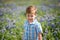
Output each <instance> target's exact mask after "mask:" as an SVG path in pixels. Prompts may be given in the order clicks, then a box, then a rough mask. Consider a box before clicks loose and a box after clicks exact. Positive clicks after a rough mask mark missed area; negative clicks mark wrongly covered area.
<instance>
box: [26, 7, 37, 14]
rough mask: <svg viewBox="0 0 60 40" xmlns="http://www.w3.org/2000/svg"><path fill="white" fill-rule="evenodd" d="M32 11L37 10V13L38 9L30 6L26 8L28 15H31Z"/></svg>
mask: <svg viewBox="0 0 60 40" xmlns="http://www.w3.org/2000/svg"><path fill="white" fill-rule="evenodd" d="M32 9H33V10H35V13H36V12H37V8H36V7H35V6H28V7H27V8H26V14H30V13H31V12H32Z"/></svg>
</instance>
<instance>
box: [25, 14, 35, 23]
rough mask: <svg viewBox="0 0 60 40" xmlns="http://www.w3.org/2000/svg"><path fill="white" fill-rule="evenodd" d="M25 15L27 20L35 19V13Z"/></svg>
mask: <svg viewBox="0 0 60 40" xmlns="http://www.w3.org/2000/svg"><path fill="white" fill-rule="evenodd" d="M26 16H27V20H28V21H29V22H33V20H34V19H35V17H36V15H35V14H26Z"/></svg>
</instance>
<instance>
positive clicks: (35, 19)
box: [27, 19, 37, 24]
mask: <svg viewBox="0 0 60 40" xmlns="http://www.w3.org/2000/svg"><path fill="white" fill-rule="evenodd" d="M36 22H37V19H35V20H34V21H33V22H32V23H29V22H28V21H27V23H28V24H35V23H36Z"/></svg>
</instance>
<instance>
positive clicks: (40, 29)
mask: <svg viewBox="0 0 60 40" xmlns="http://www.w3.org/2000/svg"><path fill="white" fill-rule="evenodd" d="M36 32H37V34H38V33H43V31H42V27H41V24H40V23H38V24H37V25H36Z"/></svg>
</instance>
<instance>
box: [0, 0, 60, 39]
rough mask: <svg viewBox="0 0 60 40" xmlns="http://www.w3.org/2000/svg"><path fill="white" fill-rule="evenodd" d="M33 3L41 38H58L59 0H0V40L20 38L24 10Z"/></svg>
mask: <svg viewBox="0 0 60 40" xmlns="http://www.w3.org/2000/svg"><path fill="white" fill-rule="evenodd" d="M30 5H35V6H36V7H37V9H38V11H37V14H38V15H37V19H38V21H39V22H40V23H41V25H42V29H43V40H60V0H0V40H22V36H23V23H24V21H25V20H26V16H25V10H26V8H27V7H28V6H30Z"/></svg>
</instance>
